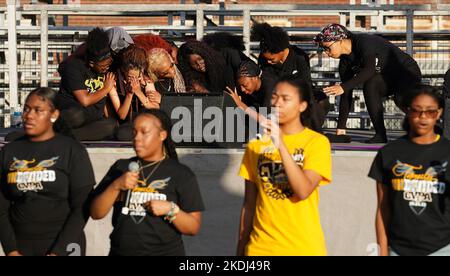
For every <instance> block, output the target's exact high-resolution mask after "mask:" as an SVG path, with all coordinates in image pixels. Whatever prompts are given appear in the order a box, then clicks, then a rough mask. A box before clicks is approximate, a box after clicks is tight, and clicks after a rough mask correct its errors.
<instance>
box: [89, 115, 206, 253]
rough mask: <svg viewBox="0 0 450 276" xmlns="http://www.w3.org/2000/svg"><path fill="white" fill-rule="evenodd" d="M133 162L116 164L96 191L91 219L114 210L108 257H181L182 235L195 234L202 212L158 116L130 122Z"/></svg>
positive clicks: (167, 126) (166, 124) (192, 181)
mask: <svg viewBox="0 0 450 276" xmlns="http://www.w3.org/2000/svg"><path fill="white" fill-rule="evenodd" d="M133 145H134V150H135V152H136V157H133V158H130V159H123V160H119V161H117V162H116V163H115V164H114V165H112V166H111V168H110V170H109V171H108V173H107V174H106V176H105V177H104V178H103V180H102V181H101V183H100V184H99V186H98V187H97V188H96V189H95V191H94V195H93V203H92V205H91V217H92V218H93V219H95V220H99V219H103V218H104V217H106V215H107V214H108V213H109V212H110V210H111V209H113V218H112V224H113V227H114V230H113V232H112V234H111V236H110V238H111V251H110V255H111V256H183V255H185V249H184V245H183V240H182V235H190V236H195V235H197V234H198V232H199V230H200V225H201V219H202V214H201V212H202V211H203V210H204V206H203V201H202V197H201V194H200V189H199V185H198V183H197V180H196V177H195V175H194V173H193V172H192V171H191V170H190V169H189V168H188V167H187V166H184V165H182V164H181V163H179V161H178V156H177V153H176V150H175V146H174V143H173V141H172V138H171V121H170V118H169V117H168V115H167V114H165V113H164V112H163V111H161V110H157V109H149V110H146V111H143V112H142V113H141V114H139V115H138V116H137V117H136V119H135V120H134V138H133Z"/></svg>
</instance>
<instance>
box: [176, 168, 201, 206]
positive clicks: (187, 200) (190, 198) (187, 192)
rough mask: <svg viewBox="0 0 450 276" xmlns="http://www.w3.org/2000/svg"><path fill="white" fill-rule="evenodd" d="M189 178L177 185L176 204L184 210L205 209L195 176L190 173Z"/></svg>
mask: <svg viewBox="0 0 450 276" xmlns="http://www.w3.org/2000/svg"><path fill="white" fill-rule="evenodd" d="M187 177H189V179H186V180H187V181H185V182H182V183H181V184H180V185H179V186H178V187H177V194H178V198H179V202H178V205H179V207H180V208H181V210H183V211H184V212H187V213H192V212H199V211H203V210H204V209H205V207H204V205H203V200H202V195H201V193H200V188H199V185H198V182H197V178H196V177H195V175H194V174H193V173H190V175H189V176H187Z"/></svg>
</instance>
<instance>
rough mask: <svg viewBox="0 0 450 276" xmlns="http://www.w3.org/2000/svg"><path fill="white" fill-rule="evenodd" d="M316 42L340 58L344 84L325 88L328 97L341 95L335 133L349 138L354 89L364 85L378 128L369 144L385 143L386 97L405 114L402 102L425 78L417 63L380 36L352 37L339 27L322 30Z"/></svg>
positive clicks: (371, 117) (371, 115)
mask: <svg viewBox="0 0 450 276" xmlns="http://www.w3.org/2000/svg"><path fill="white" fill-rule="evenodd" d="M314 41H315V42H316V43H317V44H318V45H319V47H321V48H322V49H323V51H325V53H326V54H327V55H328V56H330V57H331V58H335V59H340V61H339V74H340V77H341V81H342V83H341V84H337V85H334V86H330V87H326V88H324V92H325V93H326V94H327V95H328V96H341V99H340V102H339V121H338V127H337V131H336V134H337V135H338V136H340V135H345V136H346V124H347V119H348V115H349V113H350V106H351V104H352V100H353V97H352V93H353V89H354V88H355V87H357V86H358V85H362V86H363V92H364V99H365V102H366V105H367V110H368V112H369V115H370V119H371V120H372V123H373V126H374V128H375V136H374V137H373V138H371V139H369V140H368V141H367V143H386V142H387V134H386V127H385V125H384V114H383V113H384V108H383V98H384V97H387V96H389V95H394V96H395V103H396V105H397V106H398V107H399V108H400V109H403V110H404V111H405V108H404V105H403V101H404V99H405V97H406V96H407V95H406V94H407V93H408V91H409V90H410V88H411V87H414V86H415V85H417V84H420V81H421V78H422V74H421V71H420V68H419V65H418V64H417V62H416V61H415V60H414V59H413V57H411V56H409V55H408V54H406V53H405V52H403V51H402V50H401V49H400V48H398V47H397V46H395V45H394V44H392V43H391V42H389V41H387V40H385V39H384V38H382V37H380V36H377V35H370V34H353V33H352V32H350V31H348V30H347V29H346V28H345V27H344V26H342V25H339V24H330V25H328V26H326V27H325V28H323V30H322V31H321V32H320V33H319V34H318V35H317V36H316V37H315V38H314Z"/></svg>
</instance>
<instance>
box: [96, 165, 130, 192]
mask: <svg viewBox="0 0 450 276" xmlns="http://www.w3.org/2000/svg"><path fill="white" fill-rule="evenodd" d="M119 162H120V160H119V161H116V163H114V164H113V165H112V166H111V167H110V168H109V170H108V172H107V173H106V175H105V176H104V177H103V179H102V181H100V183H99V184H98V186H97V187H96V188H95V190H94V191H93V193H92V198H95V197H97V196H99V195H101V194H102V193H103V192H104V191H106V189H107V188H108V187H109V185H111V183H113V182H114V181H115V180H116V179H117V178H119V177H120V176H122V174H123V173H124V171H122V170H120V169H119Z"/></svg>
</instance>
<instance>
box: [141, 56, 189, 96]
mask: <svg viewBox="0 0 450 276" xmlns="http://www.w3.org/2000/svg"><path fill="white" fill-rule="evenodd" d="M164 61H169V62H171V63H173V66H174V69H175V77H174V79H173V83H174V86H175V92H176V93H185V92H186V84H185V82H184V79H183V75H182V74H181V72H180V70H178V68H177V66H176V65H175V63H174V61H173V59H172V57H171V56H170V54H169V53H168V52H167V51H166V50H164V49H162V48H154V49H152V50H150V51H148V53H147V64H148V67H147V72H149V74H150V77H151V79H152V80H153V81H154V82H157V81H158V80H159V78H158V76H157V75H156V74H155V71H156V69H157V68H158V67H159V66H160V65H161V64H162V63H163V62H164Z"/></svg>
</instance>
